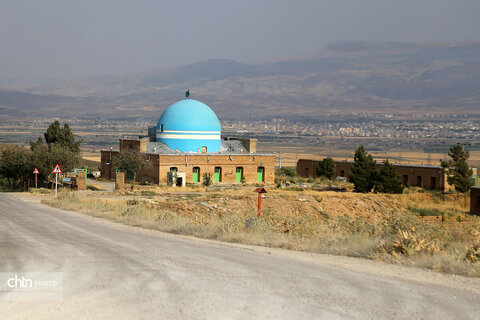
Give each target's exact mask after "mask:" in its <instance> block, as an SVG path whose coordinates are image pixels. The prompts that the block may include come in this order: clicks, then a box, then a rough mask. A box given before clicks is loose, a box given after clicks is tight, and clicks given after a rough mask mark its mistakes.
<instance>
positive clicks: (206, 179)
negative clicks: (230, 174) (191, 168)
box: [202, 172, 212, 187]
mask: <svg viewBox="0 0 480 320" xmlns="http://www.w3.org/2000/svg"><path fill="white" fill-rule="evenodd" d="M211 184H212V175H211V174H210V173H207V172H205V173H204V174H203V177H202V185H203V186H204V187H208V186H209V185H211Z"/></svg>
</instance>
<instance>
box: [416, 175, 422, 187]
mask: <svg viewBox="0 0 480 320" xmlns="http://www.w3.org/2000/svg"><path fill="white" fill-rule="evenodd" d="M421 186H422V176H417V187H421Z"/></svg>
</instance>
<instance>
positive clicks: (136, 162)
mask: <svg viewBox="0 0 480 320" xmlns="http://www.w3.org/2000/svg"><path fill="white" fill-rule="evenodd" d="M144 165H145V161H144V159H143V158H142V156H141V155H140V154H138V152H136V151H135V150H134V149H128V150H127V151H125V152H123V153H121V154H119V155H118V156H116V157H115V158H113V166H114V167H115V169H117V170H120V171H123V172H133V183H135V178H136V176H137V172H138V170H140V168H141V167H143V166H144Z"/></svg>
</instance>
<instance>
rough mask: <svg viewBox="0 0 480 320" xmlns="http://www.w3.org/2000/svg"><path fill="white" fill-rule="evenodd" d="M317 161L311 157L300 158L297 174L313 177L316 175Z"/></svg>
mask: <svg viewBox="0 0 480 320" xmlns="http://www.w3.org/2000/svg"><path fill="white" fill-rule="evenodd" d="M315 164H316V161H315V160H310V159H300V160H298V161H297V175H299V176H300V177H304V178H313V177H314V175H315V172H314V167H315Z"/></svg>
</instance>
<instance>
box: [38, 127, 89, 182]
mask: <svg viewBox="0 0 480 320" xmlns="http://www.w3.org/2000/svg"><path fill="white" fill-rule="evenodd" d="M30 149H31V150H32V153H33V154H32V165H33V166H34V167H36V168H38V171H39V172H40V174H39V175H38V180H39V181H40V183H43V182H45V181H48V179H49V178H50V177H51V176H52V170H53V168H54V167H55V165H56V164H59V165H60V168H61V169H62V171H63V172H67V171H71V170H73V169H74V168H75V167H77V166H78V165H79V163H80V153H79V152H76V151H74V150H72V149H70V148H68V147H64V146H62V145H60V144H56V143H53V144H51V145H47V144H45V143H44V142H43V140H42V138H41V137H39V138H38V140H37V141H36V142H32V141H31V142H30Z"/></svg>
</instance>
